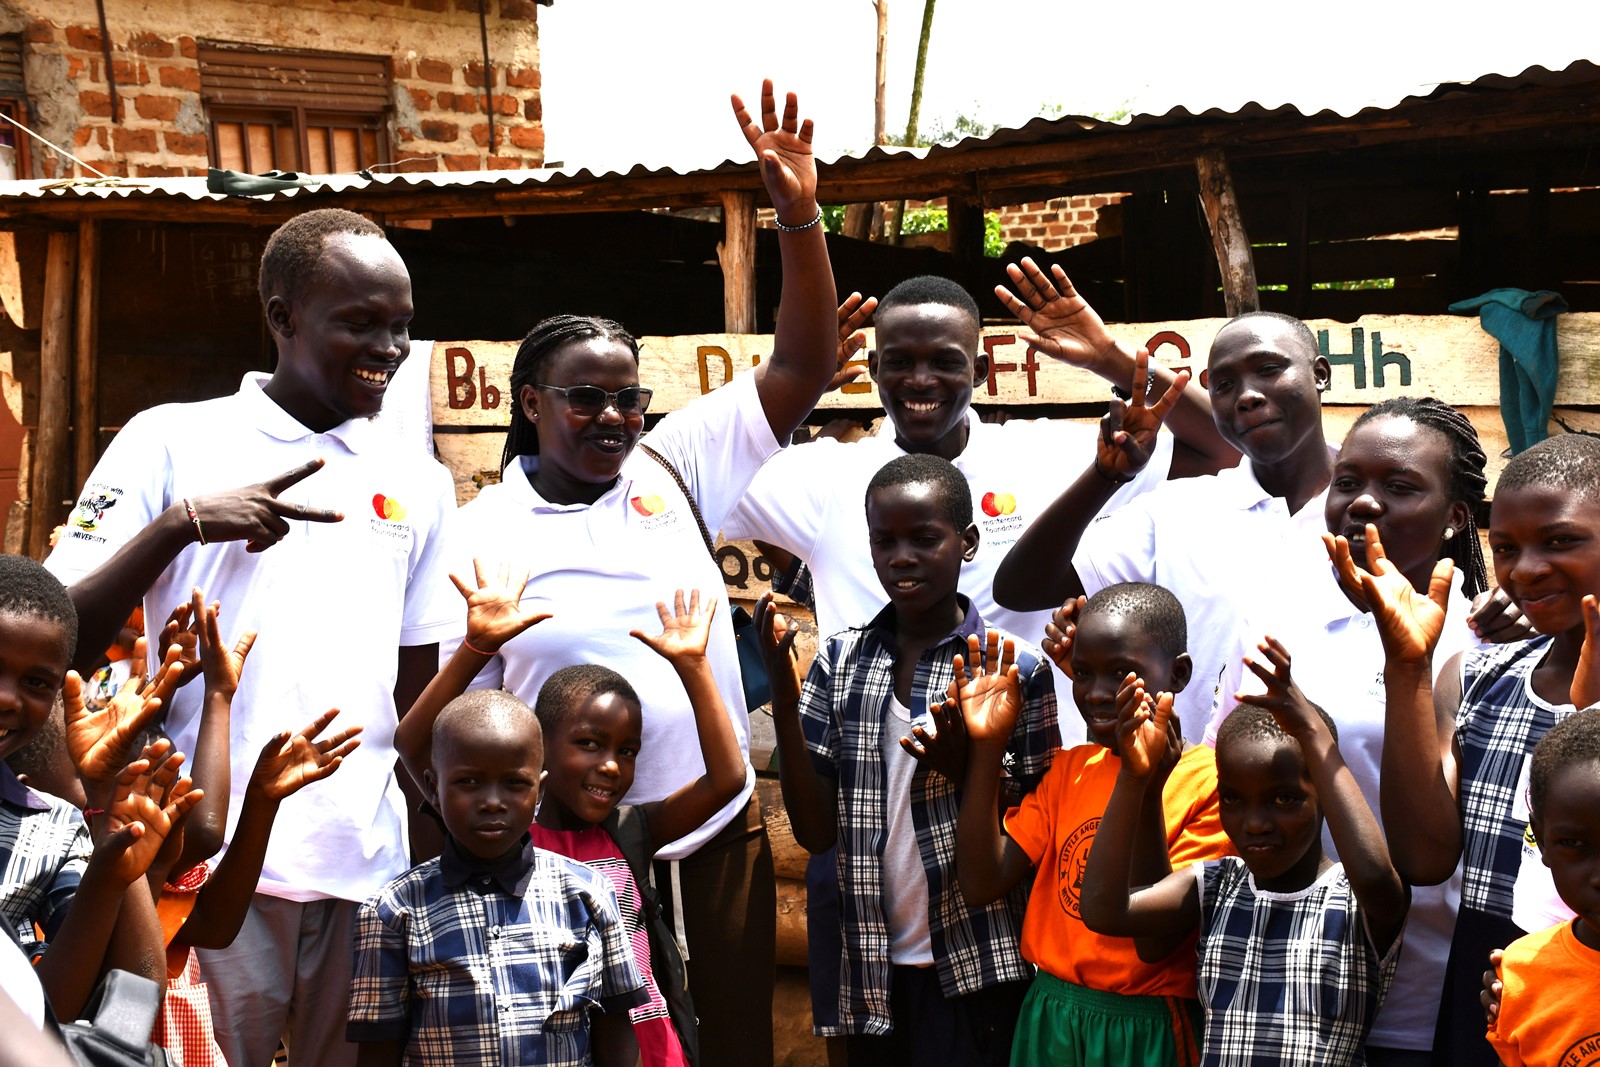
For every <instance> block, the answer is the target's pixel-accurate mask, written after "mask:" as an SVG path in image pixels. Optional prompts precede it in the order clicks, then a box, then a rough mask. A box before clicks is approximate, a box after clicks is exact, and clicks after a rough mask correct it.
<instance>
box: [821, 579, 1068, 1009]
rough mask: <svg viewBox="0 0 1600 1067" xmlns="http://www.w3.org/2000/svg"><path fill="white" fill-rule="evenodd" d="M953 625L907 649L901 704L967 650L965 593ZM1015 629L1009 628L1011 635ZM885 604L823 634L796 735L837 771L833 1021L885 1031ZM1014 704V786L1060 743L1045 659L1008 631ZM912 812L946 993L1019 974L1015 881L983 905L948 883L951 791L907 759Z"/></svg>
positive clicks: (888, 629)
mask: <svg viewBox="0 0 1600 1067" xmlns="http://www.w3.org/2000/svg"><path fill="white" fill-rule="evenodd" d="M961 605H962V607H963V609H964V610H965V612H966V615H965V617H964V618H963V620H962V622H961V625H960V626H958V627H957V628H956V629H955V630H953V631H952V632H951V633H950V634H949V635H948V636H947V637H945V638H944V639H943V640H942V641H940V642H939V643H938V644H936V645H934V646H933V647H932V648H930V649H928V650H927V651H926V652H924V653H923V654H922V656H921V657H920V658H919V659H918V661H917V669H916V676H915V679H914V681H913V682H912V686H911V700H910V702H909V704H908V705H907V706H908V707H910V708H912V709H914V710H918V709H924V708H927V707H928V706H929V705H930V704H932V703H935V702H937V701H940V700H943V699H944V696H945V691H946V689H947V688H948V686H949V685H950V680H951V678H952V677H953V674H954V671H953V668H952V666H951V657H952V656H954V655H955V654H956V653H958V652H959V653H961V654H962V655H963V656H966V655H967V636H968V635H969V634H976V635H977V636H978V637H979V638H982V637H984V634H985V629H984V625H983V620H982V619H981V618H979V616H978V612H977V609H975V608H974V607H973V606H972V604H971V602H970V601H969V600H967V598H966V597H962V598H961ZM1001 633H1002V637H1004V638H1011V635H1010V634H1005V633H1004V632H1003V631H1002V632H1001ZM1012 639H1013V640H1015V639H1014V638H1012ZM895 656H896V644H895V614H894V607H893V606H892V605H891V606H889V607H887V608H885V609H884V610H883V611H882V612H880V613H879V614H878V616H877V617H876V618H874V619H873V620H872V622H870V623H868V624H867V626H866V627H864V628H862V629H859V630H847V631H845V632H844V633H841V634H837V635H835V636H834V637H832V638H829V639H828V641H827V643H826V644H825V645H824V646H823V647H822V648H821V649H820V650H819V651H818V653H817V658H816V659H815V660H814V661H813V662H812V665H811V673H810V674H809V675H808V676H807V678H806V682H805V685H804V687H803V688H802V690H801V693H800V717H801V724H802V726H803V727H804V729H805V735H806V745H807V747H808V748H809V749H810V751H811V754H812V761H813V763H814V764H815V765H816V767H817V770H818V771H819V772H820V773H822V774H825V775H827V776H828V777H830V778H833V779H835V780H836V781H837V782H838V815H839V894H840V906H841V910H842V913H843V914H842V924H843V928H844V958H843V961H842V966H841V973H840V977H841V984H840V989H839V1022H840V1028H841V1030H842V1031H843V1032H844V1033H848V1034H887V1033H889V1032H890V1031H891V1030H892V1028H893V1021H892V1018H891V1015H890V1011H889V984H890V974H891V969H890V968H891V964H890V962H889V928H888V924H887V921H886V920H885V918H884V914H883V904H882V901H883V862H882V861H883V847H884V840H885V838H886V837H887V829H886V827H887V825H888V820H887V811H888V805H889V804H892V803H893V804H899V803H904V802H905V799H904V798H900V797H887V796H885V795H884V788H885V786H884V781H885V778H884V763H883V755H882V749H881V748H880V743H881V740H882V734H883V725H884V721H885V719H886V718H887V717H888V715H889V714H890V711H889V704H890V698H891V697H892V696H893V694H894V668H895ZM1017 667H1018V669H1019V673H1020V678H1021V688H1022V699H1023V706H1022V714H1021V716H1020V717H1019V718H1018V720H1017V726H1016V730H1015V731H1014V732H1013V733H1012V735H1011V741H1010V744H1009V746H1008V748H1007V755H1006V763H1007V767H1008V769H1009V770H1010V772H1011V775H1012V776H1013V779H1015V782H1016V784H1017V785H1019V786H1020V787H1021V791H1022V792H1024V793H1026V792H1029V791H1031V790H1032V789H1033V787H1034V786H1036V785H1037V784H1038V783H1039V779H1041V778H1042V777H1044V772H1045V771H1047V770H1049V769H1050V761H1051V759H1052V758H1054V756H1055V754H1056V751H1057V750H1058V749H1059V748H1060V747H1061V734H1060V731H1059V730H1058V728H1057V725H1056V696H1055V682H1054V680H1053V679H1052V677H1051V673H1050V670H1051V669H1050V665H1049V664H1048V663H1047V662H1046V661H1045V659H1044V657H1043V656H1041V655H1040V654H1039V653H1038V652H1037V651H1036V650H1034V649H1033V647H1032V646H1030V645H1027V644H1025V643H1024V642H1022V641H1017ZM910 803H911V816H912V822H913V823H914V825H915V826H916V831H917V848H918V851H919V852H920V853H921V855H922V866H923V869H924V870H925V871H926V872H927V876H928V927H929V931H930V933H931V935H932V943H933V958H934V966H935V967H936V968H937V970H938V972H939V984H940V986H941V987H942V988H943V990H944V994H945V996H947V997H954V996H960V995H962V994H966V993H973V992H976V991H978V990H980V989H984V988H987V987H988V986H992V985H995V984H997V983H999V982H1013V981H1028V980H1030V979H1031V978H1032V977H1033V968H1032V966H1030V965H1029V964H1028V962H1027V961H1026V960H1024V959H1023V958H1022V950H1021V940H1022V915H1023V912H1024V910H1026V907H1027V902H1028V887H1027V885H1026V883H1024V884H1022V885H1019V886H1017V887H1016V888H1015V889H1013V890H1012V891H1011V892H1010V893H1008V894H1007V895H1006V896H1004V897H1002V898H1001V899H1000V900H998V901H995V902H994V903H993V904H990V905H988V906H986V907H982V908H972V907H968V905H967V903H966V901H965V899H964V898H963V897H962V896H961V890H960V888H959V886H958V885H957V883H956V814H957V811H958V810H959V803H960V795H959V794H958V793H957V791H956V789H955V787H954V786H952V785H951V784H950V782H949V781H948V780H947V779H945V778H944V777H943V776H942V775H939V774H935V773H932V772H930V771H929V770H928V768H927V767H925V766H918V768H917V770H916V774H915V775H914V777H913V778H912V781H911V797H910Z"/></svg>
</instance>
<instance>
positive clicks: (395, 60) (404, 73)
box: [389, 56, 411, 79]
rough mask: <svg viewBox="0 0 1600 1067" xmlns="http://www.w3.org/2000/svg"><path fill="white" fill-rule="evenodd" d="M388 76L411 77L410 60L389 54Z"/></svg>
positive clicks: (396, 77)
mask: <svg viewBox="0 0 1600 1067" xmlns="http://www.w3.org/2000/svg"><path fill="white" fill-rule="evenodd" d="M389 77H391V78H395V79H404V78H409V77H411V61H410V60H408V59H401V58H400V57H399V56H390V57H389Z"/></svg>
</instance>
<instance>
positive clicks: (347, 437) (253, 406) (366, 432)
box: [235, 371, 373, 453]
mask: <svg viewBox="0 0 1600 1067" xmlns="http://www.w3.org/2000/svg"><path fill="white" fill-rule="evenodd" d="M271 380H272V375H270V374H261V373H259V372H256V371H252V372H250V373H249V374H246V375H245V376H244V380H243V381H241V382H240V383H239V392H238V393H237V394H235V395H236V396H238V397H239V402H240V403H241V404H242V405H243V406H244V409H245V411H246V412H248V413H249V417H250V421H251V422H252V423H254V424H255V426H256V428H257V429H259V430H260V431H261V432H262V433H264V434H266V435H267V436H269V437H276V438H277V439H278V440H280V441H300V440H304V439H305V438H307V437H318V436H321V437H332V438H333V439H334V440H336V441H338V442H339V443H340V444H342V445H344V446H345V448H347V449H349V450H350V451H351V452H353V453H359V452H362V451H364V450H366V449H367V448H369V447H371V446H372V444H373V438H372V420H371V419H346V420H345V421H344V422H341V423H340V424H339V425H337V426H335V427H333V428H332V429H331V430H328V431H327V432H326V433H323V434H318V433H317V432H316V431H315V430H311V429H308V428H307V427H306V426H305V425H303V424H302V423H301V422H300V420H299V419H297V418H295V417H294V416H293V415H291V414H289V413H288V412H287V411H285V410H283V408H281V407H279V406H278V404H277V402H276V401H274V400H273V399H272V398H271V397H269V396H267V394H266V392H265V386H266V384H267V383H268V382H270V381H271Z"/></svg>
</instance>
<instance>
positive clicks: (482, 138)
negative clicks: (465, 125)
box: [472, 122, 506, 148]
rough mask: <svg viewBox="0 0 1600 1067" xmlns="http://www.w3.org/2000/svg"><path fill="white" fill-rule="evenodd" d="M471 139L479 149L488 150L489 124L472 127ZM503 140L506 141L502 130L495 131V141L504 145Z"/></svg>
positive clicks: (481, 123) (484, 123) (482, 123)
mask: <svg viewBox="0 0 1600 1067" xmlns="http://www.w3.org/2000/svg"><path fill="white" fill-rule="evenodd" d="M472 139H473V141H475V142H476V143H477V145H478V146H479V147H480V148H488V147H489V124H488V123H487V122H480V123H478V124H477V125H475V126H473V127H472ZM505 139H506V131H505V130H504V129H503V128H502V129H499V130H496V131H495V140H497V141H499V142H501V143H502V144H504V143H505Z"/></svg>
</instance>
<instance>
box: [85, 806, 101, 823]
mask: <svg viewBox="0 0 1600 1067" xmlns="http://www.w3.org/2000/svg"><path fill="white" fill-rule="evenodd" d="M105 813H106V809H105V808H84V809H83V818H84V821H86V822H87V821H88V820H90V819H92V818H94V817H95V816H96V815H104V814H105Z"/></svg>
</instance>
